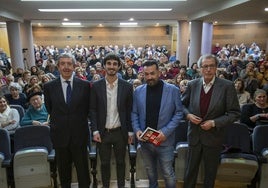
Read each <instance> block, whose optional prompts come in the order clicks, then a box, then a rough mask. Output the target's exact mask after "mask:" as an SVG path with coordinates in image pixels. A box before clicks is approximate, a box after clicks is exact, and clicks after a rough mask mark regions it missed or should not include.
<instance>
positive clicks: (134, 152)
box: [128, 144, 137, 158]
mask: <svg viewBox="0 0 268 188" xmlns="http://www.w3.org/2000/svg"><path fill="white" fill-rule="evenodd" d="M128 149H129V156H130V157H131V158H134V157H136V156H137V150H136V147H135V144H129V145H128Z"/></svg>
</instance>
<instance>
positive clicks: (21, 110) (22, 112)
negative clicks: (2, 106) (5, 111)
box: [9, 104, 25, 121]
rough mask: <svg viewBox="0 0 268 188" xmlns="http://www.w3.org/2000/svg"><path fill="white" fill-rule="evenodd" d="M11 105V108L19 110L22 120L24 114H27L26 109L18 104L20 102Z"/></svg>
mask: <svg viewBox="0 0 268 188" xmlns="http://www.w3.org/2000/svg"><path fill="white" fill-rule="evenodd" d="M9 106H10V108H14V109H16V110H17V111H18V112H19V115H20V121H21V119H22V118H23V116H24V114H25V109H24V108H23V107H22V106H21V105H18V104H11V105H9Z"/></svg>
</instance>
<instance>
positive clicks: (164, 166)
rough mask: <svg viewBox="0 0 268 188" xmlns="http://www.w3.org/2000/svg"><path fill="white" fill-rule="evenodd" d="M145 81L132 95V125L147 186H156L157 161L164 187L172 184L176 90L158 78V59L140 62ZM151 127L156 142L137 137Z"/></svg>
mask: <svg viewBox="0 0 268 188" xmlns="http://www.w3.org/2000/svg"><path fill="white" fill-rule="evenodd" d="M143 68H144V69H143V70H144V74H145V81H146V84H143V85H142V86H140V87H138V88H136V90H135V91H134V96H133V110H132V115H131V118H132V126H133V130H134V132H135V134H136V137H137V139H138V141H139V142H140V144H141V155H142V159H143V162H144V164H145V165H144V168H145V169H146V172H147V176H148V179H149V188H155V187H158V181H157V180H158V175H157V165H158V163H159V165H160V169H161V173H162V175H163V177H164V180H165V187H168V188H176V177H175V172H174V169H173V162H174V142H175V128H176V127H177V126H178V124H179V122H180V120H181V119H182V118H183V107H182V104H181V99H180V91H179V89H178V88H177V87H175V86H174V85H172V84H168V83H166V82H164V81H163V80H161V79H160V70H159V68H158V62H157V61H155V60H148V61H146V62H145V63H144V64H143ZM147 127H151V128H153V129H155V130H158V131H159V132H160V134H159V135H158V136H157V137H156V138H155V139H156V141H157V142H160V146H155V145H154V144H152V143H151V142H144V141H143V140H142V139H141V135H142V133H143V131H144V130H145V129H146V128H147Z"/></svg>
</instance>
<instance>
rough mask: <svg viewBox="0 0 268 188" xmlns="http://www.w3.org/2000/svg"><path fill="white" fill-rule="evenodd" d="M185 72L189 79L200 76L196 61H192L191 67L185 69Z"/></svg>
mask: <svg viewBox="0 0 268 188" xmlns="http://www.w3.org/2000/svg"><path fill="white" fill-rule="evenodd" d="M186 74H187V75H188V78H189V79H190V80H193V79H196V78H199V77H200V73H199V71H198V66H197V63H193V64H192V65H191V68H190V69H188V70H187V72H186Z"/></svg>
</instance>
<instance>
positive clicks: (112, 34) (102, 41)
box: [33, 27, 172, 49]
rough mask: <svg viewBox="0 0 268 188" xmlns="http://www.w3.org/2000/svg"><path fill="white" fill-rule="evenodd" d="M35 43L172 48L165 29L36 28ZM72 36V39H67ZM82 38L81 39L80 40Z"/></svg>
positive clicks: (60, 45)
mask: <svg viewBox="0 0 268 188" xmlns="http://www.w3.org/2000/svg"><path fill="white" fill-rule="evenodd" d="M33 35H34V43H35V44H37V45H44V46H47V45H52V44H53V45H55V46H56V47H58V48H63V47H65V46H66V45H70V46H75V45H76V44H78V45H85V46H90V45H95V46H96V45H103V46H105V45H110V44H111V45H119V46H122V45H124V44H125V45H129V44H133V45H134V46H135V47H139V46H142V47H143V46H144V45H145V44H149V45H151V44H155V45H157V46H158V45H161V46H162V45H166V46H167V48H168V49H170V47H171V38H172V36H171V34H170V35H167V34H166V29H165V27H137V28H129V27H128V28H119V27H113V28H104V27H96V28H63V27H59V28H55V27H34V28H33ZM67 36H70V38H67ZM79 36H81V39H79Z"/></svg>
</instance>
